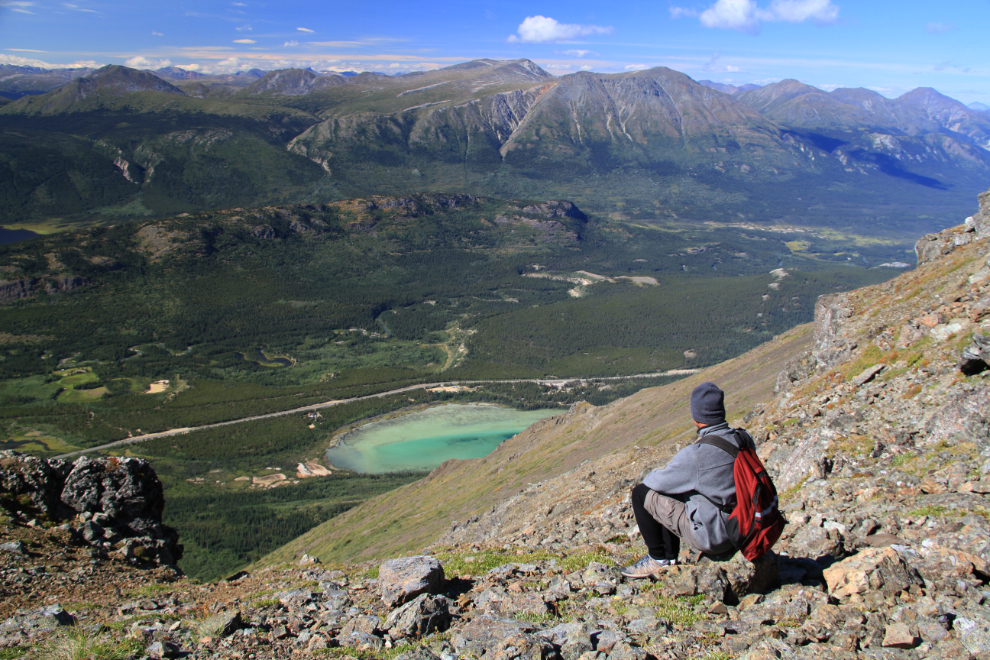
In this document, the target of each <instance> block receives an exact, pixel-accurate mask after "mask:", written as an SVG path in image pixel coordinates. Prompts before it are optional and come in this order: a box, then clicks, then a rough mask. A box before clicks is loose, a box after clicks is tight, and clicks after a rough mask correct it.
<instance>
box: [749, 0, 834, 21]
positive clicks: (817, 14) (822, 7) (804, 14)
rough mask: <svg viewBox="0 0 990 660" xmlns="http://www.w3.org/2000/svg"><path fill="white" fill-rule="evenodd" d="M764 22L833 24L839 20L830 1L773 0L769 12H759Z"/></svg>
mask: <svg viewBox="0 0 990 660" xmlns="http://www.w3.org/2000/svg"><path fill="white" fill-rule="evenodd" d="M761 18H763V20H765V21H775V20H776V21H787V22H788V23H803V22H805V21H807V20H812V21H815V22H816V23H835V22H836V21H837V20H839V8H838V7H836V6H835V5H833V4H832V0H773V3H772V4H771V5H770V11H768V12H761Z"/></svg>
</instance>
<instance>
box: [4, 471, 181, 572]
mask: <svg viewBox="0 0 990 660" xmlns="http://www.w3.org/2000/svg"><path fill="white" fill-rule="evenodd" d="M0 504H2V505H3V506H4V507H5V508H8V509H10V510H12V511H13V512H15V513H22V512H23V513H26V514H28V515H36V514H37V515H41V516H43V517H47V518H48V519H49V520H52V521H61V520H70V521H73V522H74V523H75V524H76V525H77V526H76V527H75V530H76V534H77V538H79V539H81V540H82V541H84V542H85V543H87V544H89V545H92V546H94V547H95V548H96V549H97V550H98V551H99V552H100V553H113V554H115V556H117V557H118V558H120V559H124V560H129V561H139V562H156V563H161V564H169V565H174V564H175V563H176V562H177V561H178V560H179V559H180V558H181V557H182V546H181V545H179V543H178V540H179V535H178V533H177V532H176V531H175V530H174V529H172V528H171V527H167V526H165V525H163V524H162V510H163V509H164V506H165V497H164V491H163V488H162V483H161V481H159V480H158V477H157V475H155V471H154V470H153V469H152V468H151V466H150V465H149V464H148V462H147V461H144V460H142V459H137V458H123V459H121V458H116V457H110V458H89V457H85V456H84V457H82V458H79V459H77V460H76V461H75V462H74V463H71V464H70V463H67V462H66V461H62V460H59V459H55V458H49V459H41V458H36V457H33V456H28V455H25V454H21V453H18V452H10V451H4V452H0ZM25 507H27V509H25ZM31 510H33V511H34V512H35V513H32V511H31Z"/></svg>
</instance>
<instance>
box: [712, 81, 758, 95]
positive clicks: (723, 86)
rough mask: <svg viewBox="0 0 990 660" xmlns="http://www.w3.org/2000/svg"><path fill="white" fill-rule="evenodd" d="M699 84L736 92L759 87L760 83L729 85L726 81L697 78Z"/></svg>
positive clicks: (729, 92)
mask: <svg viewBox="0 0 990 660" xmlns="http://www.w3.org/2000/svg"><path fill="white" fill-rule="evenodd" d="M698 84H699V85H704V86H705V87H711V88H712V89H717V90H718V91H720V92H724V93H725V94H735V93H737V92H745V91H748V90H750V89H759V88H760V87H761V85H755V84H753V83H747V84H745V85H738V86H736V85H730V84H728V83H717V82H712V81H711V80H699V81H698Z"/></svg>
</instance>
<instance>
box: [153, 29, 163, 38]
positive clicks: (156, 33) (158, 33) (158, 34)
mask: <svg viewBox="0 0 990 660" xmlns="http://www.w3.org/2000/svg"><path fill="white" fill-rule="evenodd" d="M151 34H153V35H155V36H156V37H164V36H165V35H164V34H162V33H161V32H156V31H154V30H152V31H151Z"/></svg>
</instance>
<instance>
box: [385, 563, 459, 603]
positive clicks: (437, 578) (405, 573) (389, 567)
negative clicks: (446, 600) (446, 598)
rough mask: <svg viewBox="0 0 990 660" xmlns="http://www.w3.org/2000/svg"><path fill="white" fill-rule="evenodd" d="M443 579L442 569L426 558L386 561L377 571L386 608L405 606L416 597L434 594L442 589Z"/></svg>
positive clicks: (438, 564)
mask: <svg viewBox="0 0 990 660" xmlns="http://www.w3.org/2000/svg"><path fill="white" fill-rule="evenodd" d="M443 580H444V575H443V566H441V565H440V562H439V561H437V559H436V558H435V557H430V556H428V555H418V556H415V557H400V558H398V559H389V560H388V561H387V562H385V563H384V564H382V565H381V567H379V569H378V586H379V588H380V589H381V594H382V601H383V602H384V603H385V604H386V605H388V606H389V607H395V606H397V605H401V604H402V603H406V602H408V601H410V600H412V599H413V598H415V597H416V596H418V595H420V594H425V593H431V594H438V593H440V591H441V590H442V589H443Z"/></svg>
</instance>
